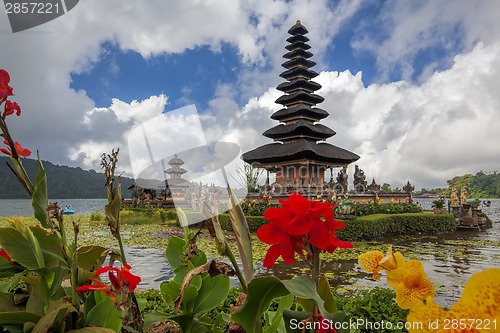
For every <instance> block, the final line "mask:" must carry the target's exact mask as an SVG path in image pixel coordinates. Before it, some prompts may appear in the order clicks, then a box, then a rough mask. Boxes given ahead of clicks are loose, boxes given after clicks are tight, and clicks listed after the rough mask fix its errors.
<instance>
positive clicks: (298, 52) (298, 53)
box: [283, 49, 313, 59]
mask: <svg viewBox="0 0 500 333" xmlns="http://www.w3.org/2000/svg"><path fill="white" fill-rule="evenodd" d="M312 56H313V54H312V53H311V52H309V51H305V50H301V49H297V50H293V51H290V52H287V53H285V54H284V55H283V58H286V59H292V58H297V57H302V58H306V59H308V58H311V57H312Z"/></svg>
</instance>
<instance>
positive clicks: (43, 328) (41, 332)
mask: <svg viewBox="0 0 500 333" xmlns="http://www.w3.org/2000/svg"><path fill="white" fill-rule="evenodd" d="M71 308H72V306H71V305H70V304H65V305H63V306H61V307H59V308H57V309H55V310H52V311H51V312H49V313H47V314H46V315H45V316H43V317H42V318H41V319H40V320H39V321H38V323H37V324H36V325H35V327H33V330H32V331H31V333H45V332H53V330H52V328H53V327H60V328H62V330H64V326H65V324H64V318H65V316H66V314H67V313H68V312H69V311H70V310H71ZM73 310H74V308H73Z"/></svg>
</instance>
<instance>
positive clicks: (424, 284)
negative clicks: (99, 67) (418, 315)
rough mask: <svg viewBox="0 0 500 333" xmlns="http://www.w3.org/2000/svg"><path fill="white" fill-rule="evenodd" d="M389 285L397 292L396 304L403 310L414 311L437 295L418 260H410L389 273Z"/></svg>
mask: <svg viewBox="0 0 500 333" xmlns="http://www.w3.org/2000/svg"><path fill="white" fill-rule="evenodd" d="M387 283H389V285H390V286H391V287H392V288H394V290H395V291H396V302H397V303H398V305H399V307H400V308H402V309H412V308H413V307H415V306H416V305H418V304H420V303H422V300H424V299H426V298H427V297H428V296H431V297H432V296H434V294H435V293H436V291H435V289H434V286H433V285H432V283H431V282H430V281H429V278H428V277H427V275H426V274H425V271H424V266H423V265H422V263H421V262H420V261H418V260H408V261H407V262H405V263H404V265H403V266H402V267H400V268H398V269H395V270H392V271H388V272H387Z"/></svg>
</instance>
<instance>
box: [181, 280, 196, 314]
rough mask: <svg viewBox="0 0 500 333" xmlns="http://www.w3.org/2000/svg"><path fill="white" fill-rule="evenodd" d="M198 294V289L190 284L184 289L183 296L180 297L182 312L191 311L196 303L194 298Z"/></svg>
mask: <svg viewBox="0 0 500 333" xmlns="http://www.w3.org/2000/svg"><path fill="white" fill-rule="evenodd" d="M197 296H198V289H197V288H196V287H194V286H192V285H189V286H187V287H186V288H185V289H184V297H183V298H182V310H183V312H184V313H188V312H193V311H194V306H195V304H196V302H195V299H196V297H197Z"/></svg>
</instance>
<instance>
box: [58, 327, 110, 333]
mask: <svg viewBox="0 0 500 333" xmlns="http://www.w3.org/2000/svg"><path fill="white" fill-rule="evenodd" d="M66 333H115V331H113V330H111V329H109V328H104V327H84V328H80V329H79V330H71V331H66Z"/></svg>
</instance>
